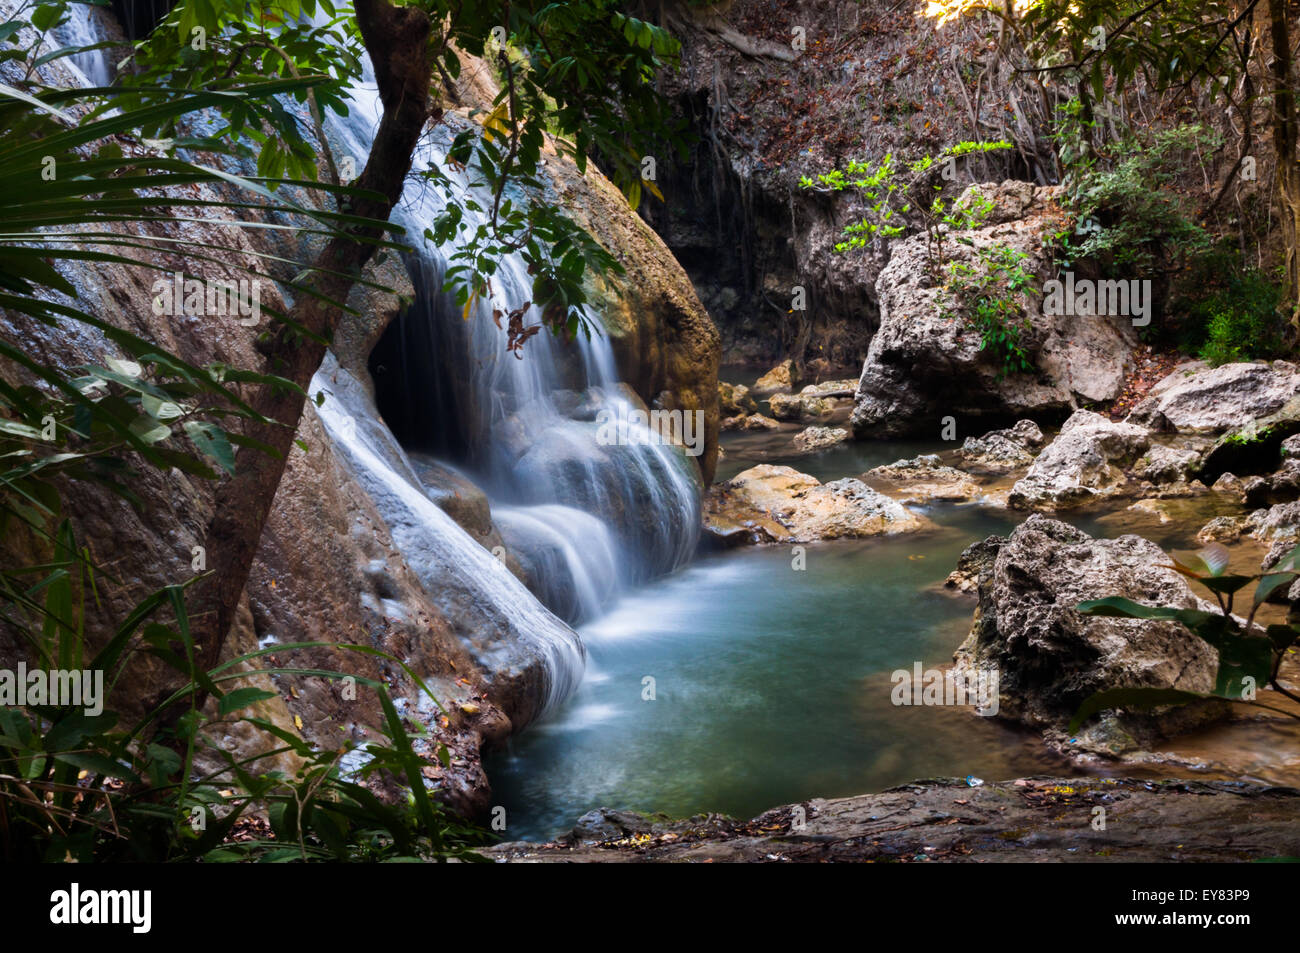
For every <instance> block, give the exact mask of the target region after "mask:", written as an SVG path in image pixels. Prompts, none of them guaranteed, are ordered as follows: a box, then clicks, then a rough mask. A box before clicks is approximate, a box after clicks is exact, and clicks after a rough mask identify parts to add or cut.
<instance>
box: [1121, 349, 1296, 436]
mask: <svg viewBox="0 0 1300 953" xmlns="http://www.w3.org/2000/svg"><path fill="white" fill-rule="evenodd" d="M1297 394H1300V368H1297V367H1296V365H1294V364H1290V363H1287V362H1286V361H1274V362H1272V363H1271V364H1268V363H1264V362H1256V363H1250V364H1245V363H1243V364H1224V365H1222V366H1221V367H1214V368H1211V367H1209V366H1207V365H1206V364H1204V363H1202V362H1200V361H1192V362H1189V363H1187V364H1183V365H1181V366H1179V367H1177V368H1175V369H1174V371H1173V372H1172V373H1170V374H1169V375H1168V376H1166V377H1165V378H1164V379H1163V380H1161V381H1160V382H1159V383H1157V384H1156V385H1155V386H1154V387H1152V388H1151V390H1150V392H1149V393H1148V394H1147V396H1146V397H1145V398H1144V399H1143V400H1142V401H1141V402H1140V403H1138V405H1137V406H1136V407H1134V408H1133V410H1132V411H1131V412H1130V413H1129V415H1128V421H1129V422H1131V423H1135V424H1139V425H1141V426H1143V427H1146V428H1147V429H1148V430H1158V431H1170V430H1173V431H1179V432H1183V433H1188V432H1210V433H1221V432H1223V431H1225V430H1236V429H1238V428H1240V427H1243V426H1246V425H1247V424H1248V423H1249V422H1250V421H1252V420H1256V419H1257V418H1261V417H1265V416H1267V415H1269V414H1272V413H1274V412H1276V411H1278V410H1281V409H1282V407H1284V406H1285V405H1286V404H1287V402H1288V401H1290V400H1291V399H1292V398H1293V397H1295V396H1296V395H1297Z"/></svg>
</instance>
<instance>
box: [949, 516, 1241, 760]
mask: <svg viewBox="0 0 1300 953" xmlns="http://www.w3.org/2000/svg"><path fill="white" fill-rule="evenodd" d="M1168 562H1169V557H1168V556H1166V555H1165V554H1164V552H1163V551H1161V549H1160V548H1159V547H1158V546H1156V545H1155V544H1154V543H1151V542H1149V541H1148V540H1145V539H1142V538H1141V537H1138V536H1131V535H1129V536H1121V537H1119V538H1118V539H1093V538H1092V537H1091V536H1089V535H1088V534H1087V533H1084V532H1083V531H1081V530H1078V529H1075V528H1073V527H1071V526H1069V525H1067V524H1065V523H1062V522H1059V521H1057V520H1052V519H1048V518H1047V517H1044V516H1042V515H1039V514H1035V515H1033V516H1031V517H1030V518H1029V519H1028V520H1026V521H1025V522H1024V523H1022V524H1021V525H1020V526H1019V527H1017V528H1016V530H1015V532H1013V533H1012V534H1011V536H1010V537H1009V538H1007V539H1006V541H1005V542H1004V543H1002V544H1001V545H1000V546H998V551H997V555H996V557H995V558H994V559H993V561H992V566H991V568H989V569H987V570H986V571H984V572H982V573H981V574H980V576H979V609H978V611H977V613H976V617H975V622H974V624H973V626H972V628H971V633H970V636H969V637H968V638H967V639H966V641H965V642H964V643H963V644H962V646H961V647H960V648H959V649H958V651H957V655H956V658H957V663H958V665H957V667H958V670H959V671H961V670H966V669H993V668H995V669H996V670H997V671H998V673H999V678H1000V691H1001V704H1000V709H999V713H998V714H999V717H1004V718H1009V719H1013V720H1018V721H1021V722H1023V723H1025V724H1027V725H1030V726H1033V727H1036V728H1039V729H1042V730H1043V731H1044V733H1045V736H1046V737H1047V739H1048V741H1049V743H1051V744H1053V745H1055V746H1059V747H1062V748H1064V749H1066V750H1068V751H1071V752H1076V751H1077V752H1084V751H1086V752H1092V753H1103V754H1118V753H1121V752H1123V751H1126V750H1130V749H1133V748H1137V747H1145V746H1147V745H1149V744H1153V743H1155V742H1157V741H1159V740H1160V739H1162V738H1164V737H1168V736H1169V735H1171V734H1174V733H1177V732H1179V731H1181V730H1185V729H1187V728H1188V727H1190V726H1192V725H1194V724H1199V723H1203V721H1204V720H1205V719H1207V718H1210V717H1215V716H1217V715H1219V714H1221V713H1222V708H1221V706H1218V705H1217V703H1210V704H1208V705H1205V706H1200V705H1198V706H1186V707H1183V708H1175V709H1172V710H1169V711H1165V712H1160V711H1157V712H1155V713H1148V712H1141V713H1139V712H1125V713H1116V712H1110V713H1105V714H1103V716H1102V718H1101V720H1100V722H1097V723H1093V724H1092V725H1091V726H1090V727H1086V728H1085V730H1084V731H1082V732H1081V733H1080V735H1079V736H1078V737H1077V738H1076V739H1070V738H1068V737H1067V736H1066V735H1065V734H1064V728H1065V726H1066V725H1067V724H1068V722H1069V720H1070V718H1071V717H1072V716H1073V714H1074V712H1075V711H1076V710H1077V708H1078V706H1079V705H1080V703H1082V702H1083V701H1084V699H1086V698H1087V697H1088V696H1090V695H1092V694H1093V693H1094V692H1097V691H1100V690H1102V689H1107V688H1119V687H1142V686H1151V687H1158V688H1178V689H1184V690H1188V691H1197V692H1208V691H1210V690H1211V689H1212V688H1213V687H1214V676H1215V672H1216V669H1217V667H1218V655H1217V653H1216V652H1215V650H1214V649H1213V648H1212V647H1211V646H1210V645H1209V644H1207V643H1206V642H1204V641H1203V640H1201V639H1200V638H1198V637H1196V636H1194V635H1192V634H1191V633H1190V632H1188V631H1187V630H1186V629H1185V628H1183V626H1181V625H1179V624H1178V623H1175V622H1154V621H1149V620H1135V619H1121V618H1108V617H1094V616H1086V615H1083V614H1082V613H1080V612H1079V611H1078V610H1077V609H1076V608H1075V607H1076V606H1077V605H1078V604H1079V603H1080V602H1083V601H1085V600H1088V599H1100V598H1105V597H1107V596H1125V597H1127V598H1129V599H1133V600H1134V601H1137V602H1140V603H1143V604H1145V605H1159V606H1175V607H1178V608H1186V609H1196V608H1205V607H1206V605H1205V604H1204V603H1203V602H1202V600H1200V599H1198V598H1197V596H1196V595H1195V594H1194V593H1193V592H1192V590H1191V589H1190V588H1189V586H1188V584H1187V582H1186V580H1184V579H1183V577H1182V576H1180V575H1179V574H1178V573H1177V572H1175V571H1174V570H1173V569H1169V568H1165V567H1166V566H1167V564H1168Z"/></svg>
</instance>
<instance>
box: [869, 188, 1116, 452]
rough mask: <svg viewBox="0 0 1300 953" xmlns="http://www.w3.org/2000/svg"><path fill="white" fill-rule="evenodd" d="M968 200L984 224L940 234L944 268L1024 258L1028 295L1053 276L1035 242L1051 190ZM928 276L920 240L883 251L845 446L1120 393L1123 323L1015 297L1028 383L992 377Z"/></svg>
mask: <svg viewBox="0 0 1300 953" xmlns="http://www.w3.org/2000/svg"><path fill="white" fill-rule="evenodd" d="M971 189H973V190H976V191H978V192H979V193H980V194H982V195H984V196H986V197H987V198H989V199H990V200H991V201H992V202H993V203H994V207H995V212H994V214H993V215H992V217H991V218H990V220H988V221H987V222H986V224H985V225H983V226H982V227H980V228H977V229H974V230H971V231H967V232H962V233H960V234H959V235H958V234H951V233H950V234H948V236H947V241H946V242H945V250H944V251H945V256H947V257H948V258H950V259H951V260H954V261H958V262H962V263H965V264H969V265H971V266H972V267H975V268H979V267H981V266H980V265H979V264H978V262H977V260H976V254H977V249H986V248H993V247H1000V246H1006V247H1009V248H1011V249H1013V250H1014V251H1016V252H1018V253H1021V254H1024V255H1025V256H1027V257H1026V258H1025V259H1024V260H1023V262H1022V267H1023V268H1024V269H1025V270H1026V271H1028V272H1030V273H1033V274H1034V275H1035V276H1036V278H1037V279H1038V280H1039V282H1040V283H1041V282H1043V281H1045V280H1046V279H1048V278H1049V277H1051V276H1052V274H1053V272H1054V268H1055V265H1054V263H1053V260H1052V255H1051V253H1050V252H1049V251H1048V250H1046V249H1045V248H1044V247H1043V243H1042V237H1041V236H1042V235H1043V234H1045V233H1048V232H1051V231H1055V230H1056V228H1057V226H1055V225H1054V224H1053V223H1054V222H1055V221H1056V220H1057V219H1058V218H1059V215H1060V211H1059V208H1058V207H1057V199H1058V197H1059V194H1060V190H1059V188H1058V187H1055V186H1032V185H1029V184H1028V183H1023V182H1003V183H1001V184H986V185H979V186H972V187H971ZM959 201H960V200H959ZM998 210H1002V211H998ZM1008 215H1010V216H1016V217H1014V218H1007V216H1008ZM958 238H960V241H958V240H957V239H958ZM967 241H969V243H970V244H965V242H967ZM932 272H933V269H931V268H930V266H929V262H928V254H927V248H926V236H925V235H916V236H913V237H911V238H907V239H903V240H901V241H898V242H896V243H895V244H894V245H893V246H892V257H891V258H890V261H889V264H888V265H887V266H886V267H885V269H884V270H883V271H882V272H881V274H880V277H879V279H878V280H877V282H876V294H877V297H878V298H879V300H880V328H879V330H878V331H877V332H876V335H875V337H873V338H872V340H871V346H870V348H869V350H868V352H867V357H866V361H865V363H864V364H863V368H862V374H861V377H860V379H859V382H858V393H857V398H856V406H855V407H854V410H853V416H852V427H853V432H854V435H855V436H856V437H857V438H859V439H881V438H888V437H899V436H908V435H913V434H918V433H926V432H929V433H933V432H934V431H935V430H936V429H937V428H938V426H939V421H940V420H941V419H942V418H943V417H945V416H950V415H951V416H956V417H958V418H965V417H978V416H1011V415H1021V414H1030V413H1043V412H1050V411H1058V412H1059V411H1063V410H1072V409H1074V408H1076V407H1077V406H1078V405H1079V404H1080V402H1082V401H1093V402H1096V401H1106V400H1111V399H1114V398H1115V397H1118V396H1119V394H1120V393H1121V391H1122V389H1123V386H1124V383H1125V381H1126V379H1127V377H1128V374H1129V372H1130V371H1131V369H1132V367H1133V358H1132V353H1131V352H1132V349H1133V347H1134V345H1135V343H1136V338H1135V336H1134V332H1133V328H1132V325H1131V320H1130V319H1128V318H1119V317H1115V318H1111V317H1092V318H1080V317H1076V316H1065V315H1061V316H1056V315H1046V314H1044V313H1043V299H1042V298H1041V296H1034V297H1030V296H1024V297H1022V298H1021V299H1020V303H1021V305H1022V307H1023V308H1024V309H1025V313H1026V315H1027V318H1028V322H1027V328H1026V330H1025V331H1023V332H1022V335H1021V345H1022V346H1023V347H1024V348H1025V350H1026V351H1027V353H1028V354H1029V355H1031V359H1032V361H1033V364H1034V371H1033V373H1016V374H1009V375H1004V374H1003V373H1002V367H1001V363H1000V361H999V359H998V358H997V357H996V356H994V355H993V354H992V353H991V352H990V351H989V350H988V349H984V348H981V338H980V333H979V332H978V331H977V330H976V329H974V328H973V327H971V326H970V325H969V324H968V322H967V321H966V320H965V319H964V317H963V316H961V315H959V314H958V315H950V314H949V313H948V312H949V310H950V307H951V306H950V304H949V299H950V297H951V295H950V294H949V292H947V291H946V290H945V289H944V287H943V285H944V281H943V280H942V277H941V276H937V275H935V274H933V273H932Z"/></svg>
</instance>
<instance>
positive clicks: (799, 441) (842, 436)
mask: <svg viewBox="0 0 1300 953" xmlns="http://www.w3.org/2000/svg"><path fill="white" fill-rule="evenodd" d="M848 439H849V432H848V431H847V430H845V429H844V428H843V427H808V428H807V429H805V430H801V431H799V433H797V434H795V435H794V448H795V449H796V450H798V451H799V452H800V453H811V452H813V451H814V450H825V449H826V448H827V447H833V446H835V445H836V444H837V443H843V442H844V441H845V440H848Z"/></svg>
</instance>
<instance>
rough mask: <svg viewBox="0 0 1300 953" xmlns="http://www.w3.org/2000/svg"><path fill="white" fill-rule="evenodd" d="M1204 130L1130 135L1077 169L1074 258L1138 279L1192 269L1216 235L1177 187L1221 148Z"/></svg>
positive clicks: (1072, 194)
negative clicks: (1201, 158) (1192, 162)
mask: <svg viewBox="0 0 1300 953" xmlns="http://www.w3.org/2000/svg"><path fill="white" fill-rule="evenodd" d="M1219 144H1220V140H1219V138H1218V136H1217V135H1216V134H1215V133H1212V132H1210V131H1207V130H1206V129H1205V128H1204V127H1202V126H1198V125H1182V126H1178V127H1177V128H1175V129H1166V130H1161V131H1159V132H1156V133H1155V134H1154V135H1153V136H1151V137H1150V138H1149V139H1147V140H1145V141H1144V140H1142V139H1140V138H1138V137H1137V136H1131V137H1129V138H1127V139H1125V140H1123V141H1121V142H1118V143H1116V144H1115V145H1114V146H1113V147H1112V148H1111V149H1109V150H1107V151H1104V152H1103V153H1102V154H1101V155H1100V156H1098V157H1092V156H1091V155H1090V156H1088V157H1087V158H1083V159H1080V161H1079V162H1078V163H1076V164H1074V165H1073V166H1072V167H1071V173H1072V174H1071V177H1070V178H1069V184H1068V188H1067V191H1066V199H1067V201H1068V202H1069V203H1070V205H1071V206H1072V207H1073V209H1074V211H1075V213H1076V215H1077V217H1078V227H1077V228H1076V230H1075V234H1074V236H1073V238H1072V240H1071V242H1070V243H1069V252H1068V253H1069V254H1072V256H1073V257H1074V258H1076V259H1084V260H1092V261H1095V262H1098V263H1101V264H1104V265H1107V266H1112V267H1115V268H1118V269H1121V270H1123V271H1124V272H1125V273H1127V274H1132V275H1135V276H1142V277H1151V276H1155V275H1158V274H1161V273H1170V272H1174V271H1177V270H1179V269H1180V268H1182V267H1185V266H1186V265H1187V264H1188V262H1189V261H1192V260H1194V259H1195V258H1196V257H1198V256H1199V255H1203V254H1205V253H1206V252H1207V251H1208V250H1209V245H1210V236H1209V233H1208V232H1206V230H1205V229H1204V227H1202V226H1201V225H1200V224H1198V223H1197V222H1196V221H1195V209H1194V207H1193V203H1192V202H1191V201H1190V200H1189V199H1188V198H1187V197H1186V196H1184V195H1182V194H1180V193H1179V192H1178V191H1177V188H1176V180H1177V179H1178V177H1179V176H1180V175H1182V174H1183V173H1184V172H1185V171H1186V169H1187V165H1188V157H1189V156H1190V155H1201V154H1203V153H1205V152H1212V151H1214V150H1215V149H1217V148H1218V147H1219Z"/></svg>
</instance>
